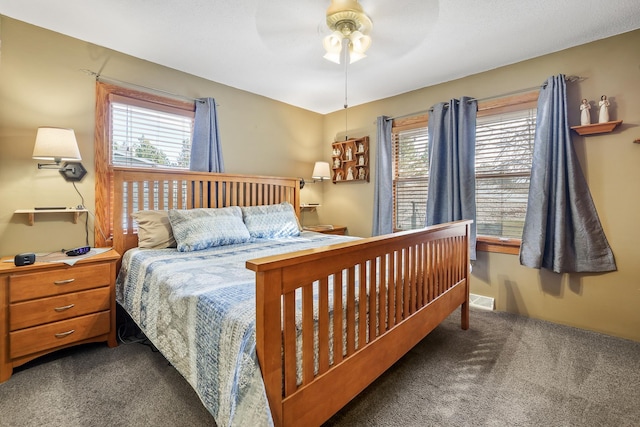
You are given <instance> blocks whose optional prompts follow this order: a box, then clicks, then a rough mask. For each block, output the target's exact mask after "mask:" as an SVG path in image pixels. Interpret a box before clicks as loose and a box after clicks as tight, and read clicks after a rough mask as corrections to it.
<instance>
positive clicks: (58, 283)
mask: <svg viewBox="0 0 640 427" xmlns="http://www.w3.org/2000/svg"><path fill="white" fill-rule="evenodd" d="M74 280H76V279H67V280H55V281H54V282H53V284H54V285H66V284H67V283H71V282H73V281H74Z"/></svg>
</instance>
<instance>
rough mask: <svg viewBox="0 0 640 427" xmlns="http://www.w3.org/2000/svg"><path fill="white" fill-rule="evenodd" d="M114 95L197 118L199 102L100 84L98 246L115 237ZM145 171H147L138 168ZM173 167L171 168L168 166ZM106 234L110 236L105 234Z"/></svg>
mask: <svg viewBox="0 0 640 427" xmlns="http://www.w3.org/2000/svg"><path fill="white" fill-rule="evenodd" d="M112 96H115V97H121V98H128V99H130V100H132V101H131V102H132V104H133V103H136V102H144V103H145V105H147V106H148V105H149V103H151V104H155V105H157V106H158V110H159V111H164V112H166V111H167V109H170V110H172V111H174V110H180V111H184V113H185V115H186V114H191V115H193V114H194V112H195V100H193V101H185V100H178V99H173V98H169V97H166V96H159V95H155V94H152V93H148V92H143V91H139V90H134V89H130V88H126V87H122V86H117V85H113V84H109V83H104V82H100V81H97V82H96V113H95V132H94V167H95V174H96V179H95V222H96V227H95V228H94V242H95V243H94V245H95V246H96V247H103V246H107V245H108V244H109V243H110V242H109V241H112V236H113V226H112V224H113V221H112V218H113V165H112V163H111V154H112V153H111V150H112V147H111V141H110V135H111V112H110V111H111V109H110V99H111V98H112ZM130 167H131V168H132V169H138V170H140V171H142V172H144V170H145V169H146V168H137V167H135V166H130ZM167 168H170V167H167ZM103 233H106V234H103Z"/></svg>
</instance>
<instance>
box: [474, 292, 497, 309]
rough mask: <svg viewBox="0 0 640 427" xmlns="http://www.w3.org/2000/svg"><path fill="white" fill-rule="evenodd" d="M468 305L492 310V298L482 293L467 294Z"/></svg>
mask: <svg viewBox="0 0 640 427" xmlns="http://www.w3.org/2000/svg"><path fill="white" fill-rule="evenodd" d="M469 306H470V307H473V308H480V309H482V310H493V309H494V305H493V298H491V297H485V296H483V295H476V294H469Z"/></svg>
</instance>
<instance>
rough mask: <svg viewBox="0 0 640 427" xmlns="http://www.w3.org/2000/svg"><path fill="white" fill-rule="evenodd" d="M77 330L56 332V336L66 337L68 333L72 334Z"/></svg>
mask: <svg viewBox="0 0 640 427" xmlns="http://www.w3.org/2000/svg"><path fill="white" fill-rule="evenodd" d="M75 331H76V330H75V329H71V330H70V331H67V332H59V333H57V334H56V338H64V337H66V336H68V335H71V334H72V333H74V332H75Z"/></svg>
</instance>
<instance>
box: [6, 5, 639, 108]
mask: <svg viewBox="0 0 640 427" xmlns="http://www.w3.org/2000/svg"><path fill="white" fill-rule="evenodd" d="M329 3H330V1H329V0H262V1H261V0H180V1H178V0H135V1H132V0H109V1H104V0H100V1H98V0H56V1H51V0H20V1H17V0H0V14H2V15H5V16H9V17H11V18H14V19H18V20H20V21H24V22H27V23H30V24H34V25H37V26H39V27H43V28H47V29H50V30H53V31H56V32H59V33H63V34H66V35H69V36H72V37H75V38H78V39H81V40H85V41H87V42H90V43H93V44H97V45H100V46H104V47H108V48H111V49H114V50H117V51H120V52H123V53H126V54H129V55H133V56H136V57H139V58H143V59H145V60H148V61H152V62H155V63H158V64H162V65H165V66H168V67H171V68H174V69H177V70H181V71H184V72H187V73H190V74H193V75H196V76H200V77H203V78H206V79H209V80H213V81H216V82H219V83H222V84H225V85H228V86H232V87H235V88H239V89H243V90H246V91H249V92H252V93H256V94H259V95H263V96H266V97H269V98H272V99H276V100H279V101H283V102H286V103H288V104H292V105H295V106H298V107H302V108H305V109H308V110H311V111H315V112H318V113H322V114H325V113H329V112H332V111H336V110H340V109H342V108H343V104H344V91H345V84H344V78H345V70H344V67H343V66H341V65H337V64H334V63H332V62H329V61H327V60H325V59H323V58H322V55H323V54H324V51H323V49H322V38H323V37H324V36H325V35H326V34H328V29H326V25H325V23H324V19H325V11H326V9H327V7H328V6H329ZM360 4H361V5H362V7H363V8H364V10H365V12H366V13H367V14H368V15H369V16H370V17H371V19H372V21H373V31H372V33H371V37H372V39H373V43H372V45H371V48H370V49H369V51H368V52H367V54H368V56H367V58H365V59H363V60H361V61H359V62H357V63H355V64H352V65H350V66H349V68H348V82H349V84H348V93H349V95H348V101H349V102H348V103H349V105H350V106H354V105H358V104H362V103H366V102H370V101H373V100H377V99H381V98H386V97H389V96H393V95H397V94H400V93H404V92H407V91H411V90H414V89H419V88H422V87H426V86H430V85H434V84H437V83H442V82H445V81H450V80H453V79H457V78H460V77H464V76H468V75H471V74H475V73H478V72H482V71H486V70H491V69H494V68H497V67H500V66H503V65H507V64H512V63H515V62H519V61H523V60H526V59H529V58H534V57H537V56H540V55H544V54H547V53H551V52H555V51H559V50H562V49H566V48H569V47H572V46H577V45H580V44H584V43H588V42H590V41H594V40H598V39H602V38H606V37H609V36H613V35H616V34H621V33H624V32H627V31H631V30H635V29H637V28H640V0H526V1H525V0H361V1H360ZM639 48H640V47H639ZM596 60H597V58H594V61H596ZM93 71H99V70H93ZM559 72H562V71H561V70H559ZM103 74H105V75H107V76H109V74H108V66H107V67H106V69H105V70H104V71H103ZM110 77H117V76H110ZM136 83H139V84H143V82H136ZM204 95H207V96H213V97H215V93H213V94H203V96H204Z"/></svg>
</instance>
